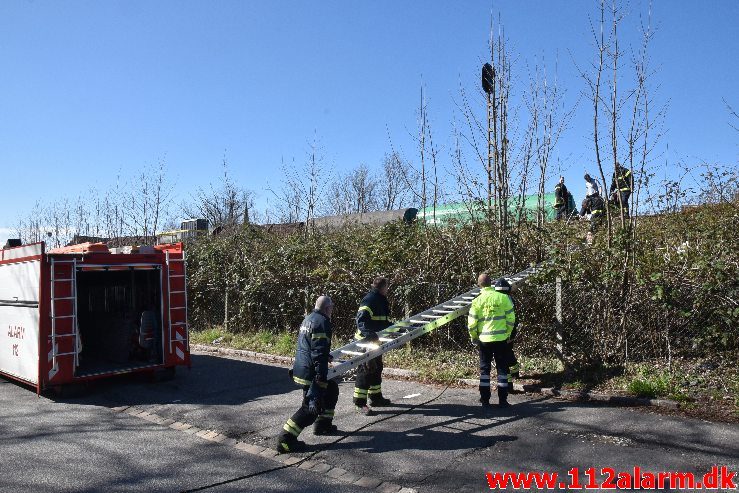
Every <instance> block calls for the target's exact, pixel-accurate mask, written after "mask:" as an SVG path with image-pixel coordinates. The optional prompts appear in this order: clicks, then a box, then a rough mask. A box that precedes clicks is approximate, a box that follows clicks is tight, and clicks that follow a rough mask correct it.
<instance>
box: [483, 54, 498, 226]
mask: <svg viewBox="0 0 739 493" xmlns="http://www.w3.org/2000/svg"><path fill="white" fill-rule="evenodd" d="M482 90H483V91H485V94H486V95H487V101H488V105H487V114H488V162H487V173H488V211H492V209H493V189H494V187H495V172H494V166H495V69H494V68H493V66H492V65H490V64H489V63H486V64H485V65H483V66H482Z"/></svg>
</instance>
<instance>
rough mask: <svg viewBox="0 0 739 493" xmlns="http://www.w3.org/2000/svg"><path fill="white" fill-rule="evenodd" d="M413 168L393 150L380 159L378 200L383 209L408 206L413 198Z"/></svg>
mask: <svg viewBox="0 0 739 493" xmlns="http://www.w3.org/2000/svg"><path fill="white" fill-rule="evenodd" d="M412 175H413V170H412V168H411V166H410V164H409V163H407V162H406V161H404V160H403V158H402V157H401V156H400V154H399V153H397V152H395V151H393V152H391V153H390V154H385V156H384V157H383V159H382V170H381V174H380V176H379V178H378V180H377V189H378V193H377V196H378V200H379V203H380V208H381V209H383V210H394V209H398V208H400V207H406V206H408V205H409V204H410V203H411V202H412V200H413V189H412V187H410V186H409V182H410V181H413V176H412Z"/></svg>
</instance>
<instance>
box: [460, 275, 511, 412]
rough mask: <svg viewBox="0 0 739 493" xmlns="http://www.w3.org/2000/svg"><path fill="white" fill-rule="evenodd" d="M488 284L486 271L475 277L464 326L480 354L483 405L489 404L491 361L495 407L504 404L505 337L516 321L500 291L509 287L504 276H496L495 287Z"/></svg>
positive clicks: (506, 337) (507, 339) (505, 378)
mask: <svg viewBox="0 0 739 493" xmlns="http://www.w3.org/2000/svg"><path fill="white" fill-rule="evenodd" d="M491 284H492V281H491V279H490V276H489V275H488V274H487V273H482V274H480V276H479V277H478V278H477V285H478V286H480V287H481V288H482V289H481V290H480V294H479V295H477V297H476V298H475V299H474V300H473V301H472V304H471V305H470V312H469V314H468V316H467V328H468V330H469V333H470V339H471V340H472V343H473V344H474V345H475V346H476V347H477V350H478V353H479V356H480V386H479V390H480V402H481V403H482V405H483V407H490V396H491V391H490V386H491V382H490V373H491V370H492V363H493V361H495V370H496V380H497V388H498V407H508V406H509V404H508V373H509V367H508V365H509V362H510V353H509V351H510V347H509V345H508V341H509V339H510V336H511V331H512V330H513V325H514V323H515V321H516V312H515V309H514V308H513V303H512V302H511V298H510V296H508V295H507V294H506V293H505V292H504V291H502V290H503V289H505V287H506V286H507V287H508V289H510V284H508V282H507V281H506V280H505V279H498V282H497V283H496V284H495V286H496V288H499V289H498V290H495V289H493V288H492V286H491Z"/></svg>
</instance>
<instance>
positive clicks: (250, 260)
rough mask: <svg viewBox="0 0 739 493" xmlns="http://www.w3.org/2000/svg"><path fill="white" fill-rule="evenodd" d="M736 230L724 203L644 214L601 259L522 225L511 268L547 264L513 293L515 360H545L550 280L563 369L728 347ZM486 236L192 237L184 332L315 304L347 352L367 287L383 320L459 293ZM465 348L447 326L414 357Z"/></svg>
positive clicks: (360, 232)
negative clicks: (323, 307) (558, 293)
mask: <svg viewBox="0 0 739 493" xmlns="http://www.w3.org/2000/svg"><path fill="white" fill-rule="evenodd" d="M738 222H739V220H738V215H737V209H736V205H734V204H725V205H719V206H705V207H701V208H697V209H694V210H690V211H688V212H683V213H676V214H670V215H665V216H656V217H644V218H640V219H639V220H638V222H637V230H636V234H635V235H632V234H631V232H630V231H628V230H625V231H621V232H616V234H615V236H614V239H613V242H612V245H611V248H607V247H606V245H605V241H603V238H602V237H600V236H596V241H595V243H594V244H593V245H592V246H590V247H587V246H584V245H583V238H584V236H585V231H586V228H587V227H586V225H585V224H570V225H564V224H559V223H556V224H549V225H547V226H546V229H542V230H539V229H536V228H535V227H533V226H530V225H524V226H522V227H521V228H520V229H519V230H517V231H516V232H515V233H513V232H512V233H511V235H510V237H511V239H512V245H513V248H512V250H513V258H511V259H507V261H506V262H505V263H507V264H509V265H512V267H511V271H512V272H515V271H518V270H521V269H522V268H525V267H527V266H529V265H530V264H531V263H533V262H536V261H537V260H541V259H546V258H554V259H555V263H553V264H551V265H549V266H548V267H547V268H546V269H545V270H544V271H543V272H542V274H541V275H539V276H537V277H536V278H534V279H532V280H531V281H530V282H529V283H527V285H526V286H525V287H524V288H523V289H522V290H521V292H520V293H518V295H517V296H518V299H519V316H520V320H522V323H523V326H522V328H521V331H520V333H521V336H520V338H519V340H518V341H517V345H518V348H519V351H520V352H522V353H523V354H527V355H551V354H552V352H553V350H554V346H555V343H556V339H555V326H554V323H553V321H554V316H555V308H554V306H555V299H554V292H555V291H554V279H555V277H557V276H561V277H562V278H563V279H564V287H565V292H564V303H563V312H564V327H562V329H561V330H562V332H563V336H564V345H565V351H566V354H567V356H568V359H569V360H570V361H571V362H572V363H573V364H575V365H579V366H586V365H591V364H598V363H600V362H606V361H608V362H622V361H625V360H638V359H641V358H655V357H659V358H663V357H673V356H677V355H680V354H683V355H692V354H710V353H711V352H712V351H714V350H721V351H726V350H732V349H737V348H738V347H739V343H738V342H737V341H739V306H738V305H737V300H739V284H738V281H737V278H739V252H738V247H737V244H738V241H739V233H738V232H737V231H738V230H739V228H738V227H737V226H738ZM494 238H495V235H494V234H493V230H492V228H491V227H490V226H489V225H488V224H487V223H476V224H470V225H465V226H461V227H448V228H434V227H423V226H421V225H407V224H403V223H400V222H398V223H392V224H387V225H384V226H382V227H361V228H355V229H345V230H342V231H334V232H331V233H327V234H318V233H316V234H313V235H309V236H308V237H307V238H306V237H305V236H303V235H302V234H295V235H290V236H276V235H273V234H270V233H266V232H264V231H262V230H261V229H259V228H256V227H248V228H244V229H242V230H241V231H240V232H238V233H235V234H232V235H221V236H217V237H213V238H208V239H204V240H202V241H199V242H197V243H194V244H192V245H191V246H190V247H189V250H188V258H189V260H188V278H189V294H190V322H191V325H192V327H193V328H194V329H196V330H203V329H207V328H209V327H211V326H214V325H222V324H223V321H224V305H225V293H226V292H228V295H229V296H228V297H229V308H228V319H229V325H228V328H229V330H230V331H231V332H249V331H254V330H270V331H282V330H285V329H288V330H294V329H295V327H297V324H298V323H299V322H300V319H301V317H302V316H303V315H304V313H305V312H306V311H307V310H309V309H310V308H311V307H312V303H313V301H314V300H315V298H316V297H317V296H318V295H320V294H328V295H330V296H331V297H332V298H333V299H334V302H335V304H336V310H335V312H334V323H335V326H336V337H337V338H338V339H339V340H342V341H346V340H348V339H349V338H350V337H351V336H352V334H353V333H354V316H355V313H356V308H357V304H358V302H359V300H360V299H361V297H362V296H363V295H364V294H365V293H366V291H367V290H368V289H369V285H370V283H371V280H372V278H373V277H375V276H377V275H384V276H386V277H388V278H389V279H390V282H391V291H390V296H389V298H390V302H391V309H392V312H393V315H394V316H395V317H396V318H403V317H405V316H406V315H408V314H411V313H415V312H418V311H421V310H423V309H426V308H427V307H428V306H431V305H433V304H436V303H438V302H440V301H443V300H446V299H448V298H450V297H452V296H454V295H456V294H458V293H460V292H462V291H465V290H467V289H469V288H470V287H471V286H472V285H473V284H474V282H475V278H476V275H477V274H478V273H479V272H480V271H482V270H485V269H490V268H491V267H492V266H495V265H497V264H498V262H496V259H495V257H494V253H493V252H495V248H496V245H495V242H494ZM627 252H633V255H632V254H627ZM512 272H510V273H512ZM491 274H493V275H494V276H497V275H499V274H500V273H499V272H495V271H491ZM467 338H468V336H467V334H466V327H465V326H464V321H457V322H455V323H454V324H452V325H451V326H450V327H446V328H443V329H440V330H439V331H437V332H436V333H432V334H431V335H429V336H427V337H424V338H421V339H420V340H418V341H417V342H416V341H414V347H426V348H429V349H432V348H435V349H452V350H454V349H459V348H461V347H466V346H467Z"/></svg>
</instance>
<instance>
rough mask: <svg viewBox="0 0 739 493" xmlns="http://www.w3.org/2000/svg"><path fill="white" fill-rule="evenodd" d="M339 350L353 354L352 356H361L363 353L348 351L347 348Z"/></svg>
mask: <svg viewBox="0 0 739 493" xmlns="http://www.w3.org/2000/svg"><path fill="white" fill-rule="evenodd" d="M341 352H342V353H344V354H353V355H354V356H361V355H363V354H364V353H360V352H359V351H349V350H348V349H342V350H341Z"/></svg>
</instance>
